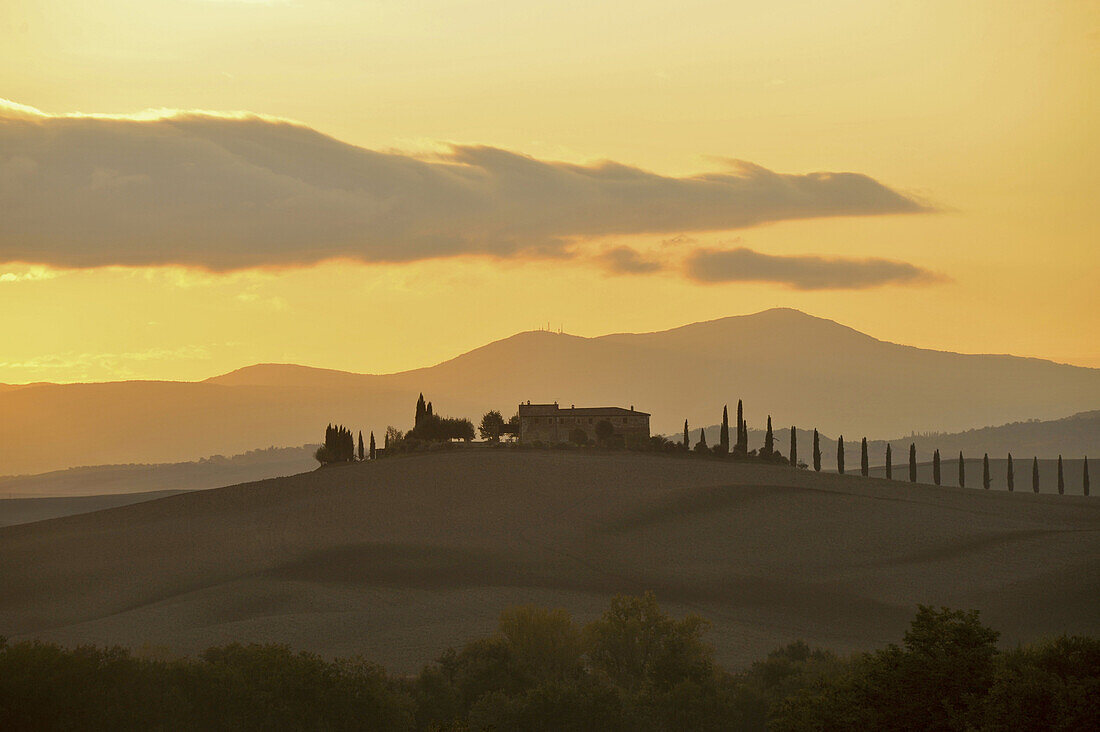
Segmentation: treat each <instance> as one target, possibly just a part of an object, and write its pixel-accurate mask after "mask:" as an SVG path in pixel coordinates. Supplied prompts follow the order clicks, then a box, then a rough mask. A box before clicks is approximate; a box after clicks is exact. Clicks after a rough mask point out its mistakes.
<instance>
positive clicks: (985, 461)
mask: <svg viewBox="0 0 1100 732" xmlns="http://www.w3.org/2000/svg"><path fill="white" fill-rule="evenodd" d="M990 482H991V481H990V480H989V453H988V452H987V453H986V454H985V457H983V458H982V488H985V489H986V490H989V484H990Z"/></svg>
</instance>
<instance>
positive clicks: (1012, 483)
mask: <svg viewBox="0 0 1100 732" xmlns="http://www.w3.org/2000/svg"><path fill="white" fill-rule="evenodd" d="M1008 490H1009V492H1011V491H1014V490H1016V473H1015V472H1013V470H1012V453H1008Z"/></svg>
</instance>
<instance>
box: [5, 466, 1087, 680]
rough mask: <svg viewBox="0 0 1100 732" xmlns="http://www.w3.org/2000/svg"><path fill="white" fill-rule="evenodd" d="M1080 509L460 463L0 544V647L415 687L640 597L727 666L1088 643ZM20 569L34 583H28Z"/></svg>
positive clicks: (241, 489)
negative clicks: (266, 654) (346, 658)
mask: <svg viewBox="0 0 1100 732" xmlns="http://www.w3.org/2000/svg"><path fill="white" fill-rule="evenodd" d="M1098 551H1100V503H1097V502H1096V501H1095V500H1092V499H1085V498H1081V497H1075V496H1052V495H1039V496H1036V495H1033V494H1030V493H1016V494H1008V493H1004V492H1000V491H990V492H987V491H981V490H974V489H957V488H946V487H944V488H936V487H933V486H927V485H911V484H908V483H901V482H886V481H882V480H877V479H873V478H871V479H862V478H856V477H852V476H837V475H823V474H811V473H807V472H806V471H796V470H793V469H791V468H787V467H778V466H764V465H755V464H747V463H732V462H725V461H717V460H708V459H677V458H674V457H668V456H650V455H639V454H628V453H596V454H578V453H575V452H557V451H521V450H508V449H498V450H492V449H467V450H455V451H451V452H443V453H434V454H430V455H418V456H412V457H400V458H390V459H386V460H379V461H377V462H374V463H364V464H349V465H342V466H332V467H328V468H324V469H320V470H316V471H313V472H311V473H306V474H302V475H297V476H292V477H287V478H277V479H272V480H266V481H261V482H257V483H247V484H242V485H237V486H231V487H226V488H219V489H214V490H208V491H200V492H193V493H185V494H180V495H175V496H171V497H167V498H162V499H159V500H154V501H149V502H145V503H140V504H135V505H129V506H123V507H119V508H113V509H110V510H105V511H99V512H96V513H90V514H84V515H80V516H70V517H66V518H59V519H54V520H50V521H42V522H39V523H34V524H25V525H21V526H11V527H6V528H0V577H3V578H4V592H3V593H0V631H2V632H3V633H4V634H6V635H8V636H9V637H13V638H15V639H19V638H27V637H41V638H45V639H49V640H55V641H60V642H64V643H80V642H95V643H120V644H125V645H129V646H134V647H137V646H141V645H142V644H146V643H148V644H152V645H153V646H162V645H164V646H168V647H169V648H171V649H173V650H175V651H179V652H195V651H197V650H199V649H201V648H204V647H206V646H209V645H213V644H219V643H225V642H229V641H242V642H248V641H277V642H284V643H289V644H291V645H292V646H295V647H299V648H304V649H311V650H315V651H318V652H321V653H324V654H339V655H349V654H355V653H362V654H364V655H365V656H366V657H368V658H371V659H373V660H377V661H380V662H383V663H385V664H386V665H387V666H389V667H391V668H393V669H397V670H413V669H415V668H417V667H418V666H419V665H420V664H421V663H423V662H426V661H427V660H429V659H431V658H433V657H435V656H436V655H437V654H438V653H439V652H440V651H441V650H442V649H443V648H444V647H445V646H446V645H449V644H453V643H461V642H463V641H464V640H466V639H469V638H473V637H476V636H479V635H484V634H485V633H488V632H490V631H491V630H492V628H493V627H494V624H495V620H496V615H497V613H498V612H499V611H500V610H501V608H503V607H506V606H509V605H512V604H520V603H536V604H540V605H544V606H550V607H559V606H560V607H565V608H567V609H568V610H570V611H571V612H573V613H574V614H575V615H576V616H578V617H579V618H580V619H582V620H587V619H591V618H592V617H594V616H595V615H596V614H597V613H598V612H601V611H602V609H603V608H604V607H605V606H606V604H607V601H608V599H609V598H610V597H611V596H612V595H614V594H616V593H631V594H638V593H641V592H643V591H645V590H654V591H655V592H656V593H657V596H658V598H659V599H660V601H661V602H662V604H664V605H666V606H667V607H669V608H670V609H671V610H673V611H674V612H676V613H677V614H679V613H683V612H689V611H695V612H699V613H701V614H702V615H704V616H705V617H708V618H710V619H711V620H713V621H714V623H715V627H714V630H713V632H712V633H711V634H710V640H711V641H712V642H713V643H714V645H715V647H716V650H717V656H718V659H719V660H720V661H721V662H722V663H725V664H729V665H732V666H737V665H739V664H743V663H747V662H748V661H750V660H752V659H755V658H758V657H760V656H761V655H763V654H764V653H766V652H767V651H769V650H770V649H772V648H774V647H775V646H777V645H779V644H781V643H786V642H788V641H793V640H795V639H798V638H803V639H805V640H807V641H809V642H811V643H814V644H821V645H825V646H828V647H831V648H834V649H837V650H841V651H843V650H854V649H865V648H868V647H870V646H875V645H879V644H882V643H884V642H887V641H890V640H893V639H895V638H897V637H899V636H900V634H901V633H902V632H903V630H904V628H905V626H906V624H907V622H908V621H909V619H910V618H911V617H912V615H913V612H914V606H915V604H916V603H918V602H921V603H930V604H933V605H948V606H952V607H961V608H977V609H980V610H981V611H982V617H983V620H984V621H985V622H988V623H989V624H991V625H993V626H994V627H998V628H1000V629H1001V630H1003V631H1004V637H1003V641H1004V642H1005V643H1007V644H1012V643H1015V642H1017V641H1023V640H1030V639H1034V638H1037V637H1039V636H1041V635H1046V634H1052V633H1061V632H1071V633H1085V634H1096V633H1098V632H1100V617H1098V616H1097V614H1096V612H1095V598H1096V597H1097V596H1100V567H1098V566H1097V564H1096V562H1095V557H1096V555H1097V552H1098ZM30 567H33V571H29V570H28V568H30Z"/></svg>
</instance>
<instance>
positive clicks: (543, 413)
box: [519, 402, 649, 445]
mask: <svg viewBox="0 0 1100 732" xmlns="http://www.w3.org/2000/svg"><path fill="white" fill-rule="evenodd" d="M600 422H607V423H609V424H610V425H611V427H612V428H613V429H614V436H613V437H612V442H613V443H616V444H619V445H630V444H632V443H636V442H638V441H645V440H648V439H649V414H647V413H646V412H637V411H635V410H634V407H633V406H631V407H630V409H623V408H622V407H575V406H570V407H568V408H563V407H559V406H558V404H557V402H555V403H553V404H531V403H530V402H527V403H526V404H520V405H519V441H520V442H528V443H529V442H535V441H536V440H537V441H539V442H544V443H558V442H573V441H574V440H573V435H574V432H575V431H576V430H582V431H583V432H584V434H585V437H586V438H587V440H588V441H589V442H596V441H597V438H596V425H598V424H599V423H600Z"/></svg>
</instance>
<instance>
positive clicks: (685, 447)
mask: <svg viewBox="0 0 1100 732" xmlns="http://www.w3.org/2000/svg"><path fill="white" fill-rule="evenodd" d="M690 447H691V444H690V443H689V438H688V421H687V420H686V419H685V420H684V449H685V450H687V449H689V448H690Z"/></svg>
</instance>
